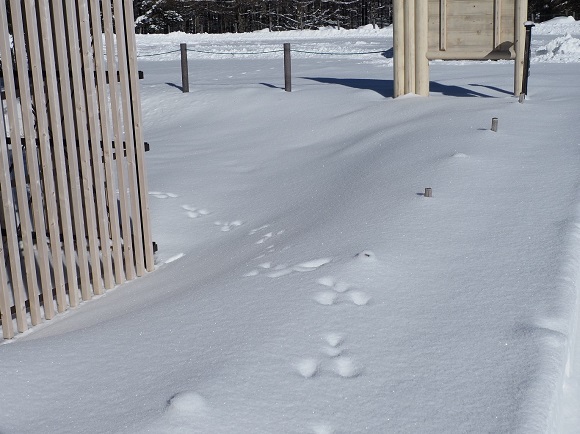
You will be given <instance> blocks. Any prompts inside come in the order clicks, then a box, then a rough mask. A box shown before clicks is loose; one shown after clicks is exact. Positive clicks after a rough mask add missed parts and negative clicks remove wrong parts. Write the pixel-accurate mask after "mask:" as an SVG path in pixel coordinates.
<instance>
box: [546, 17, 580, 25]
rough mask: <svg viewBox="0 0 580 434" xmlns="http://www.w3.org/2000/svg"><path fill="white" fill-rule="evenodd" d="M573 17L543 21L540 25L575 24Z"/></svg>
mask: <svg viewBox="0 0 580 434" xmlns="http://www.w3.org/2000/svg"><path fill="white" fill-rule="evenodd" d="M575 22H576V20H575V19H574V17H556V18H552V19H551V20H548V21H544V22H543V23H542V24H564V23H575Z"/></svg>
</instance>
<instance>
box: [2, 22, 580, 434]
mask: <svg viewBox="0 0 580 434" xmlns="http://www.w3.org/2000/svg"><path fill="white" fill-rule="evenodd" d="M567 25H568V24H567ZM570 25H571V24H570ZM554 28H556V26H554ZM377 32H379V31H377ZM342 33H347V32H338V33H337V34H336V35H334V36H333V37H328V38H327V40H328V41H329V42H328V43H329V44H334V45H335V46H341V45H343V42H344V41H345V39H344V38H347V39H355V42H357V41H356V40H358V39H360V40H361V42H367V43H369V44H370V43H373V44H374V42H375V41H377V40H378V39H380V38H381V37H382V35H381V34H380V33H377V34H372V33H371V32H369V31H366V30H365V31H361V32H360V34H358V35H356V32H353V33H347V34H348V36H344V38H343V36H342ZM367 33H370V36H369V35H368V34H367ZM545 33H546V35H545V36H543V37H545V40H544V41H542V43H543V44H544V45H545V44H548V43H549V42H550V41H552V40H555V39H556V38H559V37H562V36H563V35H562V34H548V33H549V32H547V31H546V32H545ZM353 35H354V36H353ZM314 36H315V38H321V37H322V36H321V35H320V34H316V35H314ZM230 37H232V38H233V36H230ZM271 37H272V36H269V35H267V34H266V35H262V34H257V35H254V38H255V39H256V41H257V42H259V43H265V42H264V41H265V40H266V39H267V38H271ZM299 37H300V38H302V39H303V40H306V41H307V40H308V38H307V37H306V36H304V35H302V34H301V35H300V36H299ZM572 37H573V38H574V39H576V38H578V34H576V35H574V34H573V35H572ZM167 38H170V37H167ZM203 38H207V39H211V38H210V37H209V36H203ZM215 38H216V39H214V40H213V43H214V44H215V45H219V44H220V41H219V37H215ZM225 38H227V37H225ZM244 38H250V36H244ZM333 38H334V39H333ZM341 38H343V39H341ZM143 40H144V41H146V40H147V39H146V38H144V39H143ZM155 40H157V41H163V37H151V41H152V42H151V46H153V45H154V44H155V42H154V41H155ZM309 43H311V44H315V42H309ZM142 44H143V42H142ZM161 45H162V44H159V46H158V49H159V51H162V49H163V47H162V46H161ZM359 45H363V44H359ZM387 45H388V44H387ZM141 46H142V47H143V45H141ZM390 61H391V59H389V58H388V56H387V57H385V56H381V55H378V57H377V58H370V59H369V58H366V57H362V58H354V59H348V58H332V59H329V58H326V57H318V58H317V57H309V56H304V57H303V58H298V59H295V62H294V65H293V69H294V73H295V81H294V92H292V93H285V92H283V91H282V90H281V89H280V87H281V86H282V85H283V78H282V77H281V60H280V59H277V58H259V57H258V58H253V59H242V60H239V59H237V58H227V59H221V60H216V59H213V58H199V59H197V60H196V61H195V62H193V61H192V64H191V65H190V68H191V71H192V73H191V79H190V84H191V89H192V92H191V93H189V94H182V93H181V92H180V91H179V90H178V89H176V85H175V83H178V82H179V63H178V62H177V61H176V60H175V59H173V60H172V59H169V60H162V61H153V60H146V61H143V62H142V64H141V67H142V69H143V70H144V71H145V77H146V78H145V80H144V81H143V82H142V83H141V85H142V96H143V110H144V124H145V126H146V129H147V134H146V136H147V140H148V141H149V142H150V143H151V144H152V150H151V151H150V152H149V153H148V155H147V161H148V170H149V172H148V173H149V187H150V199H151V200H150V202H151V203H150V205H151V215H152V219H153V227H154V239H155V240H156V241H157V242H158V244H159V246H160V251H159V253H158V256H157V262H158V267H157V270H156V271H155V272H154V273H151V274H150V275H148V276H146V277H144V278H142V279H139V280H137V281H134V282H131V283H129V284H126V285H123V286H122V287H121V288H119V289H118V290H114V291H111V292H109V293H107V294H106V295H105V296H103V297H100V298H99V299H96V300H95V301H93V302H90V303H85V304H83V305H82V306H81V307H80V308H78V309H76V310H74V311H71V312H69V313H67V314H65V315H62V316H60V317H59V318H58V319H56V320H53V321H51V322H50V323H47V324H46V326H41V327H39V328H36V329H34V330H33V331H31V332H28V333H26V334H25V335H24V336H22V337H20V338H18V339H16V340H15V341H14V342H13V343H12V344H10V345H1V346H0V366H1V367H2V369H0V384H1V385H2V394H0V414H1V416H2V417H1V418H0V432H2V433H4V432H6V433H25V432H60V433H66V432H70V433H76V432H95V433H101V432H102V433H105V432H107V433H108V432H123V433H134V432H151V433H163V432H166V433H318V434H321V433H361V432H370V433H386V432H406V433H407V432H526V433H532V432H547V431H550V430H553V431H556V430H558V429H559V428H560V426H561V425H562V424H567V425H568V429H574V428H575V426H574V424H573V423H571V422H570V420H571V419H570V415H571V414H573V411H570V408H571V407H567V406H566V405H567V403H573V402H574V399H575V398H576V397H577V395H576V393H577V390H576V389H575V387H574V386H575V384H577V382H576V381H575V377H574V376H572V378H571V379H569V380H568V381H567V382H566V388H563V387H562V386H563V384H564V381H565V378H566V375H567V372H566V362H567V359H568V354H569V353H570V351H571V349H572V347H573V344H574V340H575V320H576V315H577V307H576V300H577V290H578V288H577V286H576V285H577V283H576V282H578V281H579V280H578V271H579V269H580V267H579V262H578V253H579V252H580V245H579V243H578V240H579V239H580V238H579V234H580V233H579V232H578V227H580V226H579V224H580V218H579V214H578V204H579V200H578V186H579V185H580V173H579V172H578V163H579V162H580V136H579V135H578V110H579V108H580V103H579V102H578V101H580V77H579V74H578V64H577V63H568V64H566V63H562V64H554V63H535V64H534V65H533V75H532V76H531V78H530V97H529V99H528V100H526V102H525V103H524V104H519V103H518V102H517V99H515V98H513V97H512V96H510V92H511V89H512V80H513V78H512V71H513V66H512V65H511V64H509V63H503V62H485V63H465V64H461V63H455V64H448V63H435V64H433V65H432V71H431V72H432V76H431V79H432V91H433V92H432V96H431V97H430V98H418V97H405V98H402V99H399V100H392V99H391V98H389V97H388V95H389V94H390V93H389V92H390V87H392V82H391V81H390V78H391V77H392V71H391V69H390V68H389V64H390ZM492 117H498V118H499V131H498V132H497V133H493V132H491V131H490V130H489V127H490V124H491V118H492ZM425 187H431V188H433V197H432V198H425V197H423V196H422V192H423V191H424V188H425ZM576 347H577V348H580V345H576ZM576 363H577V360H576V361H572V362H571V363H570V365H569V368H573V367H574V366H575V364H576ZM577 372H578V371H576V370H573V369H569V372H568V373H572V374H573V373H577ZM576 402H577V401H576ZM572 408H573V407H572ZM576 426H577V425H576ZM570 432H571V431H570Z"/></svg>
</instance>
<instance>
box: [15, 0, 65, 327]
mask: <svg viewBox="0 0 580 434" xmlns="http://www.w3.org/2000/svg"><path fill="white" fill-rule="evenodd" d="M35 5H36V2H35V0H26V1H25V15H26V23H27V29H28V45H29V52H30V65H31V72H32V82H33V89H34V107H36V108H38V109H37V110H35V113H36V129H37V135H38V142H39V146H40V158H41V161H40V164H41V168H42V169H41V174H42V182H43V186H44V194H43V196H44V206H45V207H46V216H47V222H46V223H47V224H48V230H49V235H50V246H51V252H52V255H51V256H52V264H53V273H54V279H55V286H57V287H59V288H62V289H63V290H64V270H63V264H62V254H61V247H60V230H59V219H58V207H57V203H56V191H55V186H54V178H53V176H54V175H53V172H54V171H53V165H52V149H51V148H52V146H51V138H50V133H49V124H48V116H47V112H46V107H47V101H46V97H45V93H44V92H45V90H44V77H43V73H42V72H43V71H42V65H43V63H42V60H41V56H40V40H39V37H38V33H37V32H38V23H37V21H36V7H35ZM50 68H52V65H51V66H50ZM21 95H22V92H21ZM31 121H33V120H29V122H31ZM30 128H32V129H34V125H30ZM27 143H28V142H27ZM33 153H34V154H35V155H36V151H35V150H33ZM29 170H30V169H29ZM39 186H40V185H39ZM39 205H40V206H42V203H40V204H39ZM38 232H39V229H38V228H37V245H38V248H39V251H41V252H45V251H46V242H43V240H42V239H43V238H44V237H42V236H41V237H39V234H38ZM45 233H46V232H45V230H44V229H43V230H42V234H45ZM45 254H46V253H45ZM41 260H42V256H41ZM45 268H46V269H45ZM41 269H43V273H41V277H42V276H44V273H48V276H44V278H43V279H42V281H41V282H42V288H41V290H42V296H43V301H44V303H43V305H44V317H45V318H46V319H52V318H53V317H54V305H53V300H52V284H51V280H50V273H49V270H48V261H46V263H45V264H41Z"/></svg>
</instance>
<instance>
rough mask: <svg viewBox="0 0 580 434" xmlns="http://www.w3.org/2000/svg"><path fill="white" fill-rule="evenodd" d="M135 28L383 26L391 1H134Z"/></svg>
mask: <svg viewBox="0 0 580 434" xmlns="http://www.w3.org/2000/svg"><path fill="white" fill-rule="evenodd" d="M133 5H134V7H135V17H136V23H135V24H136V30H137V32H138V33H165V32H173V31H183V32H187V33H226V32H231V33H237V32H240V33H243V32H253V31H256V30H264V29H269V30H271V31H280V30H296V29H318V28H320V27H325V26H338V27H343V28H356V27H360V26H363V25H367V24H374V25H375V26H381V27H382V26H386V25H388V24H390V23H391V21H392V0H135V1H133Z"/></svg>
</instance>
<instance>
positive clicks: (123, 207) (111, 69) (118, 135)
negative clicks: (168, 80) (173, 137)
mask: <svg viewBox="0 0 580 434" xmlns="http://www.w3.org/2000/svg"><path fill="white" fill-rule="evenodd" d="M111 11H112V3H111V0H103V22H104V25H105V41H106V44H107V68H108V73H109V97H110V99H111V111H112V121H113V138H114V140H115V155H116V168H117V189H118V196H119V205H118V206H119V212H120V214H121V231H122V234H123V258H124V262H125V267H124V273H125V274H124V276H123V275H120V273H116V278H117V283H123V280H124V278H125V277H126V278H127V279H128V280H132V279H134V278H135V265H134V259H133V242H132V241H131V221H130V214H129V213H130V211H129V208H128V204H127V202H128V200H127V184H126V182H125V178H126V176H125V165H124V161H125V158H124V156H123V146H122V143H123V140H124V135H123V125H122V122H121V120H122V113H121V111H122V107H121V102H120V101H119V97H120V95H119V89H118V84H117V73H118V69H117V64H116V62H115V60H116V55H115V54H116V50H118V47H116V44H115V33H114V32H113V30H114V22H113V14H112V12H111ZM116 209H117V208H116V207H115V208H114V210H116ZM119 271H120V270H119Z"/></svg>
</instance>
